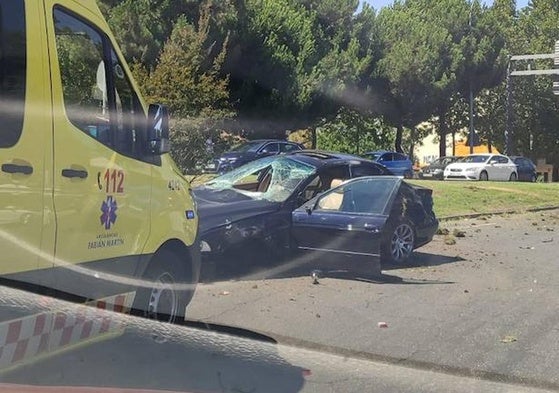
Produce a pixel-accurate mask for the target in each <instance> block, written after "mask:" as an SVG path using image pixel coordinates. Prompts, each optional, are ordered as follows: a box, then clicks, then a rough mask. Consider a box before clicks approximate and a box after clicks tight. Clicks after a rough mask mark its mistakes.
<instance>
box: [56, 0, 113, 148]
mask: <svg viewBox="0 0 559 393" xmlns="http://www.w3.org/2000/svg"><path fill="white" fill-rule="evenodd" d="M54 23H55V34H56V51H57V54H58V63H59V67H60V76H61V79H62V92H63V97H64V107H65V110H66V116H67V117H68V120H70V122H72V124H73V125H74V126H76V127H77V128H79V129H80V130H82V131H83V132H85V133H86V134H88V135H89V136H91V137H93V138H95V139H97V140H98V141H99V142H101V143H103V144H106V145H112V140H111V133H110V117H109V110H110V108H109V99H108V91H107V78H106V74H107V73H106V67H105V61H104V55H103V38H102V36H101V34H100V33H99V32H98V31H96V30H95V29H94V28H92V27H91V26H89V25H88V24H86V23H84V22H82V21H81V20H78V19H77V18H75V17H74V16H71V15H69V14H67V13H66V12H64V11H62V10H60V9H55V10H54Z"/></svg>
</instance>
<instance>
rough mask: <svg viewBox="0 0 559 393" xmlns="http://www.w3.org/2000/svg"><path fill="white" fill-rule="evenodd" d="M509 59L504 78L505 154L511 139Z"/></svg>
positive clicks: (508, 149)
mask: <svg viewBox="0 0 559 393" xmlns="http://www.w3.org/2000/svg"><path fill="white" fill-rule="evenodd" d="M510 68H511V60H510V59H509V63H508V65H507V78H506V84H507V87H506V117H507V119H506V124H505V154H506V155H511V154H512V151H511V150H512V149H511V139H512V86H511V84H512V83H511V82H512V80H511V75H510V72H511V71H510Z"/></svg>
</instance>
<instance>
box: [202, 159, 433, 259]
mask: <svg viewBox="0 0 559 393" xmlns="http://www.w3.org/2000/svg"><path fill="white" fill-rule="evenodd" d="M379 175H381V176H379ZM366 176H377V177H378V179H384V178H385V177H386V179H388V180H386V182H380V181H378V180H375V179H374V178H370V180H369V182H368V183H364V184H368V186H367V187H366V188H367V189H368V191H366V192H365V188H363V187H361V183H355V185H352V186H348V185H344V184H340V183H342V182H343V181H345V180H348V179H351V178H356V177H366ZM348 184H349V183H348ZM351 184H353V183H351ZM340 186H342V188H339V187H340ZM348 187H349V188H348ZM355 187H358V188H359V189H358V190H355V193H354V194H355V195H357V194H358V193H359V192H361V194H360V197H359V200H357V199H355V200H354V203H355V207H354V209H358V210H355V211H350V210H347V209H346V206H349V205H348V204H347V203H346V204H344V205H343V208H341V207H340V209H338V211H337V212H335V211H329V212H324V211H321V209H318V208H317V207H320V206H321V205H319V202H318V201H319V200H320V201H322V199H318V200H316V201H317V202H316V203H315V204H314V205H312V203H313V202H312V200H313V198H316V197H317V196H318V195H321V194H322V193H323V192H325V191H327V190H330V189H331V188H333V189H337V190H338V191H339V190H345V189H352V188H355ZM378 188H382V189H383V190H378ZM384 189H388V190H393V192H390V193H386V191H385V190H384ZM394 190H396V191H394ZM333 191H334V190H332V191H330V192H333ZM330 192H329V193H330ZM352 192H353V191H352ZM194 196H195V198H196V200H197V202H198V214H199V217H200V234H201V240H202V245H203V251H206V252H218V253H222V252H227V251H228V250H229V249H231V248H235V247H238V246H241V247H242V249H243V250H245V251H246V252H250V251H248V250H250V249H251V247H255V246H256V245H257V244H260V245H264V246H265V247H266V248H267V249H268V250H270V251H272V252H274V253H276V254H278V255H281V256H285V255H288V254H289V253H290V252H291V251H293V250H294V249H297V248H298V247H307V248H309V247H310V248H312V247H311V245H312V243H305V241H309V242H310V241H311V239H310V238H309V239H307V240H305V235H304V234H303V232H304V230H303V229H301V227H300V226H301V225H303V221H301V220H299V218H298V217H299V215H300V212H301V210H297V209H298V208H300V207H301V206H305V209H306V208H307V207H309V205H307V203H311V205H312V206H311V207H312V209H311V210H312V211H313V212H315V214H314V216H313V217H314V218H316V217H319V216H320V215H324V217H325V219H324V222H323V225H324V230H325V231H327V230H328V229H327V228H326V227H327V226H328V225H334V226H335V225H338V224H339V222H342V221H343V222H345V221H344V220H349V221H352V222H355V225H356V226H355V228H357V227H358V226H362V227H360V230H362V231H363V230H364V231H368V232H370V234H371V242H372V244H374V241H373V238H374V237H375V236H380V241H379V250H376V246H374V247H373V249H371V250H370V251H371V252H370V254H371V255H372V256H379V255H380V254H381V252H382V255H383V260H385V261H392V262H404V261H405V260H406V259H407V258H408V257H409V255H410V254H411V251H412V249H413V248H416V247H419V246H421V245H423V244H425V243H427V242H429V241H430V240H431V238H432V236H433V234H434V232H435V230H436V228H437V225H438V222H437V220H436V218H435V215H434V213H433V209H432V207H433V200H432V195H431V190H428V189H426V188H423V187H418V186H412V185H409V184H407V183H404V182H402V181H401V179H400V178H398V177H395V176H393V175H392V174H391V173H390V171H389V170H387V169H386V168H385V167H383V166H382V165H379V164H377V163H374V162H371V161H369V160H365V159H362V158H359V157H355V156H350V155H343V154H334V153H325V152H319V151H301V152H297V153H293V154H289V155H282V156H277V157H267V158H264V159H260V160H257V161H254V162H251V163H249V164H247V165H244V166H243V167H241V168H238V169H236V170H233V171H231V172H229V173H227V174H225V175H223V176H220V177H218V178H216V179H214V180H212V181H210V182H208V183H206V184H205V185H203V186H201V187H198V188H195V189H194ZM309 201H311V202H309ZM365 201H368V202H367V203H369V204H370V207H369V210H368V212H361V211H359V209H362V207H361V206H363V204H362V203H365ZM380 205H382V206H384V205H386V209H383V210H382V212H380V213H379V212H378V211H377V210H378V209H377V207H378V206H380ZM404 206H406V207H405V208H404ZM305 209H303V210H304V211H305V214H308V213H306V210H305ZM375 209H377V210H375ZM296 210H297V212H298V213H297V212H296V213H293V212H294V211H296ZM292 214H294V216H292ZM371 214H372V215H373V216H375V217H376V218H374V219H373V218H367V217H369V215H371ZM311 216H312V214H311ZM377 216H378V217H377ZM351 217H353V218H351ZM314 218H313V219H314ZM294 219H296V220H297V223H298V225H297V226H294V225H293V220H294ZM307 223H308V222H307ZM365 224H367V227H365ZM369 224H372V225H373V227H372V228H369V227H368V225H369ZM296 228H297V229H296ZM348 228H349V229H348ZM316 230H317V231H319V228H318V227H317V228H316ZM346 230H351V227H347V226H346V227H344V228H341V229H340V232H339V233H340V235H341V234H342V233H345V232H346ZM377 230H378V233H376V232H375V231H377ZM348 235H352V234H351V233H349V234H348ZM344 236H345V235H344ZM345 237H347V236H345ZM350 237H351V236H350ZM305 244H306V246H305ZM332 247H334V248H336V244H334V243H333V244H332ZM352 247H353V246H352V243H351V242H349V243H347V244H346V245H345V246H344V247H343V248H342V249H339V250H337V249H336V250H332V252H341V253H346V254H347V253H351V252H357V253H359V251H352V250H351V249H352ZM355 250H358V248H355Z"/></svg>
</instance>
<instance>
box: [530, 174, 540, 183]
mask: <svg viewBox="0 0 559 393" xmlns="http://www.w3.org/2000/svg"><path fill="white" fill-rule="evenodd" d="M537 181H538V177H537V176H536V175H532V177H531V178H530V182H531V183H535V182H537Z"/></svg>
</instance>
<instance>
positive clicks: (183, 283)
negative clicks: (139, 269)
mask: <svg viewBox="0 0 559 393" xmlns="http://www.w3.org/2000/svg"><path fill="white" fill-rule="evenodd" d="M143 280H144V285H143V286H142V288H141V289H140V290H139V291H138V296H137V297H136V305H135V307H134V308H135V309H136V310H140V312H141V313H142V314H143V315H142V316H143V317H145V318H149V319H155V320H157V321H160V322H168V323H175V322H181V321H182V320H184V316H185V310H186V306H187V304H188V302H189V300H190V298H191V297H192V291H193V289H192V288H191V285H190V281H189V274H188V271H187V269H186V268H185V264H184V261H183V260H181V259H180V258H178V257H177V255H176V254H175V253H174V252H172V251H171V250H165V249H164V250H160V251H158V253H157V254H156V255H155V256H154V258H153V260H152V261H151V262H150V264H149V266H148V268H147V270H146V272H145V273H144V276H143ZM149 283H152V285H151V286H150V285H149Z"/></svg>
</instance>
